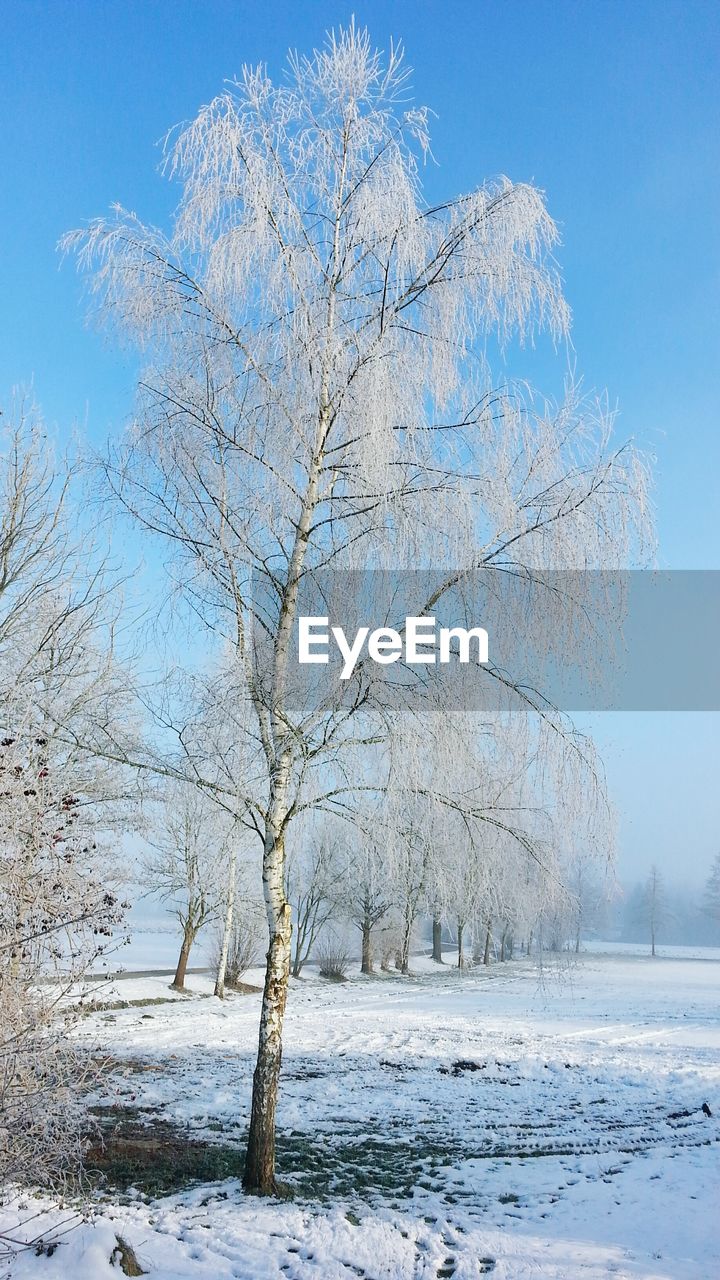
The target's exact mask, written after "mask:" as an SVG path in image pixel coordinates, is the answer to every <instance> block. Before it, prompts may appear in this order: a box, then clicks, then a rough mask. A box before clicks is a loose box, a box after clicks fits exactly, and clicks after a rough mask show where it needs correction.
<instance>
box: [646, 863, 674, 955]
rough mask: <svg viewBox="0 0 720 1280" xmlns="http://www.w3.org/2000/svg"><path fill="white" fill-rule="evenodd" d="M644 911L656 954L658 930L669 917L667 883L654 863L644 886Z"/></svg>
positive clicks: (651, 944) (651, 951) (651, 945)
mask: <svg viewBox="0 0 720 1280" xmlns="http://www.w3.org/2000/svg"><path fill="white" fill-rule="evenodd" d="M642 912H643V917H644V921H645V925H646V928H647V930H648V933H649V935H650V954H651V955H653V956H654V955H655V944H656V942H657V938H658V932H659V930H660V929H661V928H662V926H663V924H665V923H666V921H667V919H668V904H667V896H666V893H665V883H664V881H663V877H662V875H661V874H660V872H659V871H658V869H657V867H656V866H655V864H654V863H653V865H652V867H651V868H650V874H649V876H648V878H647V880H646V881H645V885H644V888H643V895H642Z"/></svg>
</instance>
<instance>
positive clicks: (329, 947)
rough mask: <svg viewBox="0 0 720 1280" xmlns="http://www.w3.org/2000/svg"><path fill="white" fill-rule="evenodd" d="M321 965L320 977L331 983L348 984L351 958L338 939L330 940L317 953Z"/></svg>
mask: <svg viewBox="0 0 720 1280" xmlns="http://www.w3.org/2000/svg"><path fill="white" fill-rule="evenodd" d="M317 958H318V963H319V965H320V977H321V978H329V980H330V981H331V982H346V981H347V974H348V969H349V968H350V956H349V955H348V952H347V949H346V948H345V947H344V946H343V945H342V943H341V942H339V941H338V940H337V939H336V938H331V939H328V941H327V942H324V943H323V945H322V947H320V948H319V949H318V953H317Z"/></svg>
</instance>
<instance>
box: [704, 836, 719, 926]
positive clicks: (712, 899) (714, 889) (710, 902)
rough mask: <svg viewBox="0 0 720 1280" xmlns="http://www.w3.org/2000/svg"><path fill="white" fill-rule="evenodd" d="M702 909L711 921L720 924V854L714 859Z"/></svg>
mask: <svg viewBox="0 0 720 1280" xmlns="http://www.w3.org/2000/svg"><path fill="white" fill-rule="evenodd" d="M702 909H703V911H704V912H705V914H706V915H708V916H710V918H711V920H715V921H718V922H720V853H716V854H715V857H714V859H713V864H712V868H711V870H710V875H709V876H708V878H707V883H706V885H705V891H704V894H703V899H702Z"/></svg>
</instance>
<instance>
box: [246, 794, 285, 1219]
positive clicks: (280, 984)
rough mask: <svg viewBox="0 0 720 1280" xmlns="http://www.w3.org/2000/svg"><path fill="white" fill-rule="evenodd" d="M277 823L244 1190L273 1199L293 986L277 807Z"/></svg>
mask: <svg viewBox="0 0 720 1280" xmlns="http://www.w3.org/2000/svg"><path fill="white" fill-rule="evenodd" d="M274 807H275V814H274V820H273V821H272V824H271V823H270V822H269V823H268V830H267V832H266V836H265V852H264V857H263V893H264V896H265V904H266V907H267V915H268V925H269V927H270V946H269V948H268V953H267V964H266V968H265V985H264V988H263V998H262V1008H261V1012H260V1035H259V1039H258V1056H257V1063H256V1065H255V1074H254V1076H253V1091H252V1104H251V1110H250V1130H249V1133H248V1144H247V1153H246V1155H245V1171H244V1174H243V1187H244V1189H245V1191H248V1192H251V1193H253V1194H255V1195H264V1196H270V1195H274V1194H275V1193H276V1191H277V1184H276V1182H275V1113H276V1110H277V1098H278V1084H279V1080H280V1066H281V1062H282V1025H283V1017H284V1015H285V1005H286V1002H287V992H288V983H289V981H290V940H291V936H292V921H291V912H290V903H289V902H287V901H286V899H285V886H284V869H285V867H284V863H285V850H284V845H283V836H282V834H281V832H282V814H281V813H279V806H278V804H277V803H276V805H275V806H274Z"/></svg>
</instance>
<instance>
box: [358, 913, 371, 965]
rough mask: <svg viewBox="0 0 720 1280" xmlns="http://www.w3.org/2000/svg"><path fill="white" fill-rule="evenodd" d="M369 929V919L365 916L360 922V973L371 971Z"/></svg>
mask: <svg viewBox="0 0 720 1280" xmlns="http://www.w3.org/2000/svg"><path fill="white" fill-rule="evenodd" d="M370 929H371V926H370V919H369V917H368V916H365V918H364V919H363V922H362V960H361V962H360V972H361V973H372V971H373V959H372V946H371V938H370Z"/></svg>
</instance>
